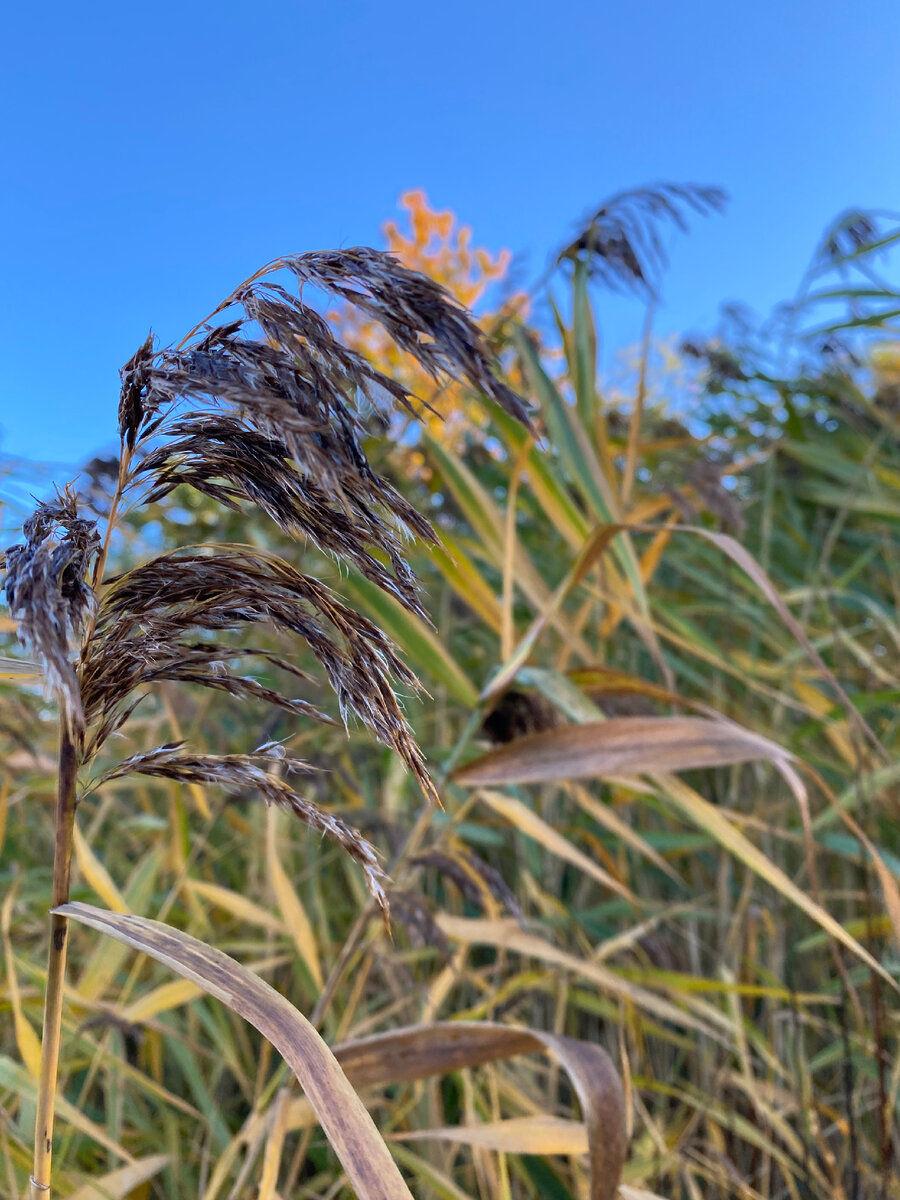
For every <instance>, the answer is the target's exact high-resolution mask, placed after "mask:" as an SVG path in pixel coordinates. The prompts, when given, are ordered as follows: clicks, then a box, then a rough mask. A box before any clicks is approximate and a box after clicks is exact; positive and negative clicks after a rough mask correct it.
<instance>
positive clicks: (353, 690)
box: [82, 546, 433, 795]
mask: <svg viewBox="0 0 900 1200" xmlns="http://www.w3.org/2000/svg"><path fill="white" fill-rule="evenodd" d="M215 550H216V552H215V554H213V555H210V556H205V555H202V554H191V553H189V552H187V551H179V552H175V553H173V554H169V555H163V556H161V557H159V558H156V559H154V560H152V561H151V562H149V563H146V564H144V565H142V566H139V567H137V568H135V569H134V570H133V571H130V572H128V573H127V574H126V575H123V576H120V577H119V578H118V579H115V580H112V581H111V583H110V586H109V588H108V590H107V592H106V594H105V596H104V598H103V604H102V606H101V609H100V612H99V615H98V618H97V623H96V629H95V633H94V637H93V638H92V640H91V643H90V644H89V645H88V647H87V649H86V653H85V657H84V660H83V664H82V678H83V686H84V694H85V704H86V707H87V711H88V712H89V714H90V716H91V718H92V719H93V718H95V717H101V718H102V719H103V720H104V721H108V720H109V719H110V718H112V719H113V720H114V719H115V718H114V714H115V713H116V712H119V711H122V710H123V709H124V707H125V706H126V705H127V704H128V703H129V698H130V696H131V694H132V692H133V690H134V688H136V687H138V686H141V685H143V684H146V683H150V682H154V681H155V680H157V679H164V678H168V679H173V678H179V677H181V678H183V677H185V676H190V677H191V678H190V681H191V682H195V683H200V684H203V685H204V686H207V687H213V688H218V689H219V690H223V691H229V692H231V694H232V695H242V696H254V697H255V698H257V699H263V700H267V701H268V702H269V703H276V704H278V705H279V706H280V707H283V708H288V709H289V710H290V711H295V712H297V713H298V714H299V713H300V712H302V713H303V715H308V716H316V715H320V714H318V710H316V709H314V708H313V707H312V706H311V705H307V704H306V703H305V702H304V701H285V700H281V699H280V698H278V699H276V698H275V694H274V693H272V692H271V691H268V690H267V689H264V688H263V687H262V685H259V684H257V683H255V681H248V680H246V679H244V680H241V679H239V678H238V677H235V676H234V675H233V674H231V673H230V672H229V671H228V668H227V661H226V660H227V657H233V656H235V655H236V654H240V653H242V652H241V651H240V650H237V651H231V652H230V655H227V656H225V657H222V656H221V655H220V654H219V653H218V652H216V653H215V657H213V656H212V654H211V653H208V652H207V650H206V649H205V647H203V645H202V644H200V645H198V644H197V643H193V642H192V643H187V642H186V641H185V640H184V639H185V638H187V637H190V636H192V635H195V634H196V632H197V631H198V630H207V631H220V630H227V629H240V628H242V627H244V626H245V625H247V624H252V623H257V622H258V623H264V624H266V625H269V626H271V627H273V628H274V629H276V630H277V631H281V632H284V633H289V634H294V635H299V636H300V637H302V638H303V639H304V640H305V641H306V643H307V645H308V646H309V647H310V649H311V651H312V653H313V654H314V655H315V657H316V658H317V660H318V661H319V663H320V665H321V666H322V667H323V669H324V670H325V673H326V675H327V677H328V681H329V683H330V685H331V687H332V689H333V691H334V692H335V693H336V695H337V698H338V703H339V706H340V711H341V716H342V717H343V718H344V720H345V721H346V720H347V718H348V716H349V714H350V713H354V714H355V715H356V716H357V717H358V718H359V719H360V720H361V721H362V722H363V724H364V725H366V727H367V728H369V729H370V730H371V731H372V732H373V733H374V734H375V735H376V737H378V738H379V740H381V741H382V742H384V743H385V744H387V745H388V746H390V747H391V748H392V749H393V750H394V751H395V752H396V753H398V754H399V755H400V756H401V757H402V758H403V759H404V761H405V762H406V763H407V765H408V766H409V767H410V769H411V770H412V771H413V772H414V774H415V775H416V777H417V779H418V780H419V782H420V783H421V785H422V786H423V788H424V789H425V790H426V792H427V793H428V794H429V795H432V794H433V787H432V785H431V783H430V780H429V778H428V775H427V772H426V771H425V767H424V761H423V758H422V754H421V752H420V750H419V749H418V747H417V745H416V743H415V741H414V740H413V738H412V735H411V733H410V731H409V728H408V726H407V723H406V720H405V718H404V716H403V712H402V709H401V708H400V703H399V701H398V699H397V696H396V695H395V693H394V690H393V687H392V684H391V679H392V678H394V679H396V680H398V681H399V682H400V683H401V684H402V685H403V686H405V687H407V688H409V689H410V690H411V691H414V690H416V689H417V687H418V682H417V680H416V678H415V676H414V675H413V674H412V672H411V671H410V670H409V669H408V668H407V667H406V665H405V664H404V663H403V662H402V661H401V660H400V659H399V658H398V657H397V655H396V652H395V650H394V647H393V645H392V643H391V642H390V640H389V638H388V637H387V636H386V635H385V634H384V633H383V632H382V631H381V630H380V629H379V628H378V626H377V625H375V624H374V623H373V622H372V621H370V620H369V619H368V618H366V617H364V616H363V615H362V614H360V613H357V612H356V611H355V610H353V609H352V608H349V607H348V606H347V605H345V604H343V603H342V602H341V601H340V600H339V599H338V598H337V597H336V596H335V595H334V594H333V593H332V592H331V591H330V589H328V588H327V587H326V586H325V585H324V584H323V583H321V582H320V581H319V580H317V579H312V578H310V577H308V576H305V575H301V574H300V573H299V572H297V571H295V570H294V569H293V567H291V566H290V565H289V564H288V563H286V562H285V561H284V560H283V559H280V558H278V557H277V556H275V555H267V554H265V553H263V552H261V551H251V550H246V549H243V548H240V547H234V546H218V547H216V548H215ZM270 661H273V662H277V663H278V665H281V664H282V662H283V660H275V659H270ZM211 662H215V663H218V664H219V665H218V666H217V667H216V668H215V671H213V670H212V669H210V663H211Z"/></svg>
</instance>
